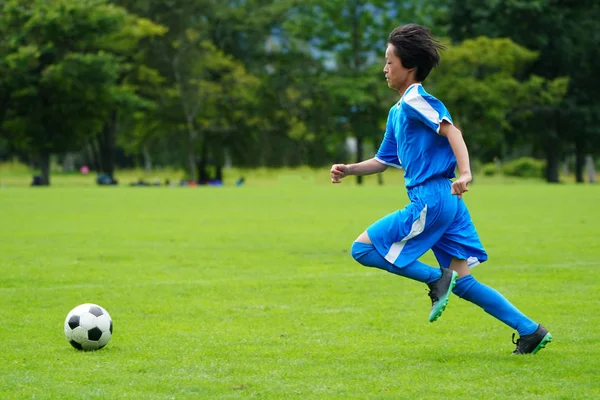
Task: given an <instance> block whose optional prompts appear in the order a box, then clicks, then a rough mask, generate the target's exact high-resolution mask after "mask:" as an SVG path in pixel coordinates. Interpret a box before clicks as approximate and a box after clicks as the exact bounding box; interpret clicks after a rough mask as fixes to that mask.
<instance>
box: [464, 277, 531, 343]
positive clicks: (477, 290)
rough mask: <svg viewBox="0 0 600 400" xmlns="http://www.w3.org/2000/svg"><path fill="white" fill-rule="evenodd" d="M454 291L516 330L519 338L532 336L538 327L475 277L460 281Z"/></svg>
mask: <svg viewBox="0 0 600 400" xmlns="http://www.w3.org/2000/svg"><path fill="white" fill-rule="evenodd" d="M452 291H453V292H454V294H455V295H457V296H458V297H460V298H463V299H465V300H468V301H470V302H471V303H474V304H477V305H478V306H479V307H481V308H483V310H484V311H485V312H487V313H488V314H490V315H491V316H492V317H495V318H497V319H499V320H500V321H502V322H504V323H505V324H506V325H508V326H510V327H511V328H513V329H516V330H517V332H519V336H524V335H530V334H532V333H533V332H535V330H536V329H537V327H538V324H537V323H536V322H534V321H532V320H530V319H529V318H527V317H526V316H525V315H524V314H523V313H522V312H521V311H519V310H518V309H517V308H516V307H515V306H513V305H512V304H511V303H510V302H509V301H508V300H507V299H506V298H505V297H504V296H502V294H500V293H499V292H498V291H497V290H495V289H492V288H491V287H489V286H486V285H484V284H483V283H479V282H478V281H477V280H476V279H475V278H474V277H473V275H467V276H464V277H462V278H460V279H458V280H457V281H456V286H455V287H454V290H452Z"/></svg>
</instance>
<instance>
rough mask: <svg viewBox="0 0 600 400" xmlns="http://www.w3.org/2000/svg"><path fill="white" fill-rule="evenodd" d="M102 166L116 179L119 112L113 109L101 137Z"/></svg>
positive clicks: (111, 177) (102, 170) (106, 172)
mask: <svg viewBox="0 0 600 400" xmlns="http://www.w3.org/2000/svg"><path fill="white" fill-rule="evenodd" d="M99 147H100V148H99V153H100V168H101V172H103V173H105V174H106V175H108V176H109V177H110V179H112V180H114V174H115V150H116V147H117V112H116V111H111V113H110V115H109V117H108V120H107V121H106V123H105V124H104V128H103V129H102V132H101V133H100V138H99Z"/></svg>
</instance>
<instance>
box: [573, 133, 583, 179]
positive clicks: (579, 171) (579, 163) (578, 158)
mask: <svg viewBox="0 0 600 400" xmlns="http://www.w3.org/2000/svg"><path fill="white" fill-rule="evenodd" d="M584 168H585V150H584V149H583V144H582V143H581V142H580V141H579V140H578V141H577V142H576V143H575V181H576V182H577V183H584V179H583V169H584Z"/></svg>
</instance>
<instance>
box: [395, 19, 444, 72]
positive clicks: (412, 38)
mask: <svg viewBox="0 0 600 400" xmlns="http://www.w3.org/2000/svg"><path fill="white" fill-rule="evenodd" d="M388 44H391V45H392V46H394V54H396V55H397V56H398V57H400V60H401V61H402V66H403V67H404V68H408V69H412V68H416V69H417V71H416V74H415V79H416V80H417V82H423V81H424V80H425V78H427V76H428V75H429V73H430V72H431V70H432V69H433V68H435V67H437V66H438V64H439V63H440V51H442V50H443V49H444V46H443V45H442V44H441V43H440V42H439V41H437V40H436V39H435V38H434V37H433V36H432V35H431V31H430V30H429V29H427V28H425V27H423V26H420V25H417V24H408V25H403V26H399V27H397V28H395V29H394V30H393V31H392V33H390V36H389V37H388Z"/></svg>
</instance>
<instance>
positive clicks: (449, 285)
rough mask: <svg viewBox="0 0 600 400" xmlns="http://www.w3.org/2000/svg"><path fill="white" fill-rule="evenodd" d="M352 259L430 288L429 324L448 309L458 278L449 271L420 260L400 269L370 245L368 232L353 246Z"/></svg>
mask: <svg viewBox="0 0 600 400" xmlns="http://www.w3.org/2000/svg"><path fill="white" fill-rule="evenodd" d="M352 257H354V259H355V260H356V261H358V262H359V263H360V264H362V265H364V266H366V267H374V268H379V269H382V270H384V271H388V272H390V273H392V274H396V275H400V276H403V277H405V278H410V279H414V280H416V281H419V282H423V283H426V284H427V286H429V297H430V298H431V311H430V313H429V322H433V321H435V320H437V319H438V318H439V317H440V316H441V315H442V313H443V312H444V310H445V309H446V306H447V305H448V301H449V299H450V292H451V291H452V289H453V288H454V285H455V284H456V279H457V276H458V275H457V274H456V273H455V272H452V271H451V270H449V269H441V268H435V267H430V266H429V265H427V264H424V263H422V262H420V261H419V260H414V261H413V262H411V263H409V264H408V265H405V266H403V267H398V266H396V265H394V264H392V263H390V262H389V261H388V260H386V259H385V258H384V257H383V256H382V255H381V254H379V252H378V251H377V249H375V246H373V244H372V243H370V239H369V237H368V234H367V233H366V232H364V233H363V234H362V235H361V236H359V238H358V239H357V240H356V241H355V242H354V243H353V244H352Z"/></svg>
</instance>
